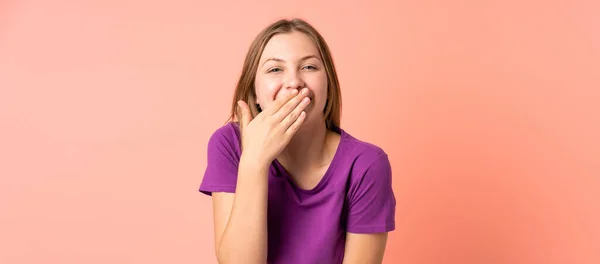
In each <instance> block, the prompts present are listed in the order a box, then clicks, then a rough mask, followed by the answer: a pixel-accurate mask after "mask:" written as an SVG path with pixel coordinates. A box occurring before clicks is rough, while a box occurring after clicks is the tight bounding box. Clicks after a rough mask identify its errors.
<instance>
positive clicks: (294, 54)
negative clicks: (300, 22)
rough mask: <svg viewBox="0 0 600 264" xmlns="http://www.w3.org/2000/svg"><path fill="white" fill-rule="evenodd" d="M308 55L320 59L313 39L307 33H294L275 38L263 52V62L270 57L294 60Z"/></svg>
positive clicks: (278, 35)
mask: <svg viewBox="0 0 600 264" xmlns="http://www.w3.org/2000/svg"><path fill="white" fill-rule="evenodd" d="M306 55H315V56H318V57H320V56H319V50H318V48H317V46H316V45H315V43H314V42H313V41H312V39H311V38H310V37H309V36H308V35H306V34H305V33H302V32H297V31H294V32H291V33H284V34H277V35H275V36H273V37H272V38H271V39H270V40H269V42H267V45H266V46H265V49H264V50H263V53H262V56H261V61H262V60H264V59H266V58H270V57H278V58H281V59H284V60H293V59H297V58H301V57H304V56H306Z"/></svg>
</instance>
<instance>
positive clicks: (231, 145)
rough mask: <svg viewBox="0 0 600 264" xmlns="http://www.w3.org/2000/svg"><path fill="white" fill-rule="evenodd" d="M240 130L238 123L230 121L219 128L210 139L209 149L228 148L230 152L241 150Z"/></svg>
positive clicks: (221, 149)
mask: <svg viewBox="0 0 600 264" xmlns="http://www.w3.org/2000/svg"><path fill="white" fill-rule="evenodd" d="M239 142H240V130H239V126H238V125H237V123H234V122H228V123H227V124H225V125H223V126H221V127H219V128H217V129H216V130H214V131H213V133H212V134H211V136H210V138H209V140H208V150H209V152H210V151H211V150H220V151H223V150H226V151H228V152H235V153H238V154H239V152H240V146H239V145H240V144H239Z"/></svg>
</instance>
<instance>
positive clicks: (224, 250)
mask: <svg viewBox="0 0 600 264" xmlns="http://www.w3.org/2000/svg"><path fill="white" fill-rule="evenodd" d="M268 168H269V166H267V165H259V164H257V163H256V162H254V161H253V160H250V159H248V158H245V157H242V159H241V160H240V166H239V170H238V180H237V187H236V193H235V198H234V202H233V207H232V209H231V216H230V217H229V221H228V223H227V226H226V228H225V231H224V232H223V235H222V237H221V240H220V243H219V245H218V256H217V258H218V260H219V263H260V264H264V263H266V260H267V194H268V192H267V188H268Z"/></svg>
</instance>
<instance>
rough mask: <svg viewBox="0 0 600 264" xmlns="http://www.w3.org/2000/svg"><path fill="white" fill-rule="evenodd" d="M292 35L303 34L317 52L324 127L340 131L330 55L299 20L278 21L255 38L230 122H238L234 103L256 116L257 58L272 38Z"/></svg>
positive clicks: (337, 94) (337, 88) (314, 32)
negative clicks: (324, 75)
mask: <svg viewBox="0 0 600 264" xmlns="http://www.w3.org/2000/svg"><path fill="white" fill-rule="evenodd" d="M293 31H298V32H302V33H304V34H306V35H307V36H309V37H310V38H311V39H312V41H313V42H314V43H315V45H316V46H317V49H318V50H319V53H320V55H321V59H322V61H323V64H324V67H325V71H326V73H327V101H326V104H325V108H324V109H323V114H324V116H325V125H326V127H327V129H329V130H334V129H335V128H337V127H340V119H341V108H342V99H341V93H340V85H339V81H338V77H337V73H336V70H335V66H334V64H333V58H332V56H331V52H330V50H329V47H328V46H327V43H326V42H325V40H324V39H323V37H322V36H321V34H319V32H318V31H317V30H316V29H315V28H314V27H312V26H311V25H310V24H308V23H307V22H306V21H304V20H302V19H298V18H296V19H291V20H287V19H281V20H278V21H276V22H274V23H272V24H271V25H269V26H268V27H266V28H265V29H263V30H262V31H261V32H260V33H259V34H258V36H256V38H255V39H254V41H253V42H252V44H251V45H250V48H249V49H248V53H247V54H246V59H245V60H244V65H243V68H242V74H241V76H240V78H239V80H238V82H237V86H236V89H235V93H234V95H233V102H232V104H231V115H230V117H229V120H231V121H239V112H238V106H237V101H239V100H243V101H245V102H246V103H248V105H249V106H250V111H251V113H252V117H255V116H256V115H258V113H259V109H258V107H257V106H256V104H255V103H254V102H255V99H256V91H255V87H254V81H255V79H256V71H257V69H258V63H259V60H260V57H261V56H262V53H263V50H264V49H265V46H266V45H267V43H268V42H269V40H270V39H271V38H272V37H273V36H275V35H277V34H282V33H291V32H293Z"/></svg>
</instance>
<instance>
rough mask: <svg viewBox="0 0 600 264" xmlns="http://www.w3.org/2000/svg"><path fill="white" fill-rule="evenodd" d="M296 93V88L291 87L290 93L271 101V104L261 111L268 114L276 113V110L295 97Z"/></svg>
mask: <svg viewBox="0 0 600 264" xmlns="http://www.w3.org/2000/svg"><path fill="white" fill-rule="evenodd" d="M297 95H298V90H296V89H292V90H291V91H290V93H288V94H286V95H284V96H282V97H279V98H278V99H276V100H275V101H274V102H273V104H272V105H271V106H269V108H267V109H265V110H264V111H263V112H265V113H266V114H267V115H269V116H270V115H273V114H275V113H277V111H279V109H281V107H283V106H284V105H285V104H286V103H287V102H289V101H290V100H291V99H293V98H295V97H296V96H297Z"/></svg>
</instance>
